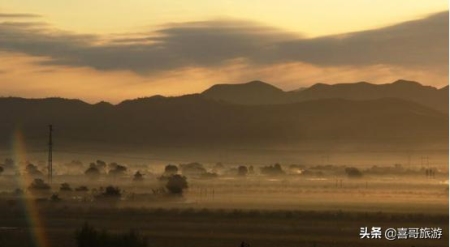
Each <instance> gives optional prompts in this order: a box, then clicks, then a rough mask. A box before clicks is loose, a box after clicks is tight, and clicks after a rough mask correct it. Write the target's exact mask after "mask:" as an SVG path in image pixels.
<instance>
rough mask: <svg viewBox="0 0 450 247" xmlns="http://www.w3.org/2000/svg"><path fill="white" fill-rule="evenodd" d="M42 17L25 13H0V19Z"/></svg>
mask: <svg viewBox="0 0 450 247" xmlns="http://www.w3.org/2000/svg"><path fill="white" fill-rule="evenodd" d="M40 17H42V16H40V15H35V14H27V13H0V18H15V19H16V18H40Z"/></svg>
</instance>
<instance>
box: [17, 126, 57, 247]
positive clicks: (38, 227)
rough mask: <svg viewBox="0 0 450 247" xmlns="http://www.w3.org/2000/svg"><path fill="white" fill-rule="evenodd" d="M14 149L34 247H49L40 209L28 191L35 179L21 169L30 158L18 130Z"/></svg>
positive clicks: (23, 201)
mask: <svg viewBox="0 0 450 247" xmlns="http://www.w3.org/2000/svg"><path fill="white" fill-rule="evenodd" d="M12 148H13V158H14V161H15V169H16V177H17V182H18V186H19V188H20V189H21V190H22V191H23V193H21V195H20V200H21V204H22V205H23V210H24V213H25V217H26V218H27V224H28V232H29V234H30V237H31V239H32V240H33V246H34V247H48V246H49V244H48V241H47V239H46V237H45V226H44V224H43V222H42V218H41V215H40V212H39V208H38V206H37V205H36V201H35V199H34V197H33V195H31V194H29V193H28V191H27V188H28V185H30V184H31V183H32V182H33V178H32V177H31V176H29V175H28V174H27V173H26V172H24V171H23V169H21V166H22V165H23V164H27V163H28V158H27V152H26V149H25V142H24V138H23V134H22V132H21V131H20V130H16V131H15V132H14V134H13V138H12Z"/></svg>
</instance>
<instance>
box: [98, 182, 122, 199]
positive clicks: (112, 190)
mask: <svg viewBox="0 0 450 247" xmlns="http://www.w3.org/2000/svg"><path fill="white" fill-rule="evenodd" d="M102 196H104V197H109V198H118V197H121V196H122V193H121V192H120V189H119V187H114V186H111V185H110V186H108V187H106V189H105V192H103V193H102Z"/></svg>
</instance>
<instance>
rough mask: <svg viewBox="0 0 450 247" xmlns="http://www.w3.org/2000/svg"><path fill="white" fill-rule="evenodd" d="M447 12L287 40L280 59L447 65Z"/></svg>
mask: <svg viewBox="0 0 450 247" xmlns="http://www.w3.org/2000/svg"><path fill="white" fill-rule="evenodd" d="M448 18H449V16H448V12H443V13H439V14H435V15H432V16H430V17H428V18H426V19H421V20H415V21H409V22H405V23H401V24H398V25H394V26H390V27H386V28H380V29H375V30H368V31H362V32H355V33H349V34H344V35H335V36H328V37H319V38H315V39H309V40H295V41H288V42H285V43H284V44H281V45H280V48H281V49H280V50H279V53H278V54H277V55H279V59H286V60H297V61H304V62H308V63H313V64H317V65H325V66H328V65H354V66H366V65H377V64H390V65H397V66H405V67H411V66H412V67H433V66H438V67H442V68H448V53H449V50H448V42H449V40H448V37H449V32H448V31H449V22H448Z"/></svg>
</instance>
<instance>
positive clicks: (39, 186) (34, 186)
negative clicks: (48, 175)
mask: <svg viewBox="0 0 450 247" xmlns="http://www.w3.org/2000/svg"><path fill="white" fill-rule="evenodd" d="M28 189H29V190H44V191H47V190H50V185H48V184H46V183H45V182H44V180H42V179H40V178H36V179H35V180H34V181H33V182H32V183H31V184H30V186H28Z"/></svg>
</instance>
